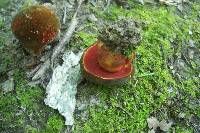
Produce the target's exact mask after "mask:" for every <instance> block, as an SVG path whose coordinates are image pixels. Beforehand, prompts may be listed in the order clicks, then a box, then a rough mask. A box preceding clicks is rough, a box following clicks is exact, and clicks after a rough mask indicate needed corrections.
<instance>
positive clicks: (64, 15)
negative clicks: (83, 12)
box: [63, 6, 67, 24]
mask: <svg viewBox="0 0 200 133" xmlns="http://www.w3.org/2000/svg"><path fill="white" fill-rule="evenodd" d="M63 12H64V13H63V24H65V22H66V14H67V13H66V12H67V7H66V6H65V7H64V11H63Z"/></svg>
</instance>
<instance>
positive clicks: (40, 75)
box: [32, 0, 84, 80]
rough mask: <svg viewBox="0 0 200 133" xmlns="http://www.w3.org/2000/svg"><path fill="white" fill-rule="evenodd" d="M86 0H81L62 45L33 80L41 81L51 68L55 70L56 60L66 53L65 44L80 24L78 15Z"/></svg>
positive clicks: (58, 46)
mask: <svg viewBox="0 0 200 133" xmlns="http://www.w3.org/2000/svg"><path fill="white" fill-rule="evenodd" d="M83 1H84V0H80V1H79V5H78V7H77V10H76V12H75V13H74V16H73V18H72V20H71V23H70V25H69V28H68V30H67V32H66V33H65V34H64V37H63V39H61V41H60V43H59V44H58V45H57V46H56V48H55V49H54V51H53V54H52V56H51V58H50V59H47V60H46V61H45V63H44V64H43V65H41V67H40V68H39V69H38V70H37V71H35V74H34V75H33V77H32V80H38V79H40V78H41V77H42V76H43V75H44V74H45V73H46V71H47V69H49V68H50V67H51V68H52V69H53V63H54V60H55V59H56V58H57V57H58V55H59V54H60V53H61V52H63V51H64V49H65V44H66V43H68V42H69V40H70V38H71V36H72V34H73V32H74V30H75V28H76V26H77V24H78V20H77V18H76V17H77V13H78V11H79V9H80V6H81V4H82V2H83Z"/></svg>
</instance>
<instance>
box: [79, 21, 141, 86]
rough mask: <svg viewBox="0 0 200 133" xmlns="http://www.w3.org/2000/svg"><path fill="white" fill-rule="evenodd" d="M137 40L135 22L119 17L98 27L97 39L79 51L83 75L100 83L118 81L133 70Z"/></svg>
mask: <svg viewBox="0 0 200 133" xmlns="http://www.w3.org/2000/svg"><path fill="white" fill-rule="evenodd" d="M140 41H141V35H140V28H139V24H138V23H137V22H136V21H134V20H132V19H121V20H119V21H117V22H115V23H113V24H109V25H105V26H104V27H103V28H102V29H100V30H99V36H98V41H97V42H96V43H95V44H94V45H92V46H91V47H89V48H88V49H87V50H86V51H85V52H84V54H83V57H82V61H81V66H82V72H83V75H84V77H85V78H86V79H88V80H90V81H92V82H95V83H101V84H121V83H124V82H125V81H127V79H128V78H130V76H131V74H132V73H133V72H134V67H133V65H132V60H133V59H134V58H135V52H133V51H134V50H135V49H136V47H137V46H139V42H140Z"/></svg>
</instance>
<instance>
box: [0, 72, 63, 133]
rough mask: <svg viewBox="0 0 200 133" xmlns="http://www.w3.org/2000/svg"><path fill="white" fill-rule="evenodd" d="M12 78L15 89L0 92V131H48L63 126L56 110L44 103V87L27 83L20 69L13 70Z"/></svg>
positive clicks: (48, 132) (56, 129) (35, 132)
mask: <svg viewBox="0 0 200 133" xmlns="http://www.w3.org/2000/svg"><path fill="white" fill-rule="evenodd" d="M14 80H15V83H16V86H15V90H14V91H13V92H9V93H6V94H3V93H1V94H0V99H1V100H0V108H1V110H0V114H1V115H0V117H1V119H0V123H1V124H0V129H1V131H7V130H8V129H9V132H27V133H30V132H31V133H39V132H45V133H50V132H59V131H61V130H63V129H64V128H65V127H64V119H63V118H62V117H61V116H60V115H58V112H56V111H55V110H53V109H51V108H49V107H48V106H46V105H45V104H44V97H45V95H44V94H45V92H44V89H42V88H41V87H30V86H29V85H27V80H26V79H25V75H24V73H23V72H22V71H21V70H17V69H16V70H15V72H14ZM2 118H3V119H2Z"/></svg>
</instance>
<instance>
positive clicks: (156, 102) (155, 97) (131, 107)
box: [75, 3, 200, 132]
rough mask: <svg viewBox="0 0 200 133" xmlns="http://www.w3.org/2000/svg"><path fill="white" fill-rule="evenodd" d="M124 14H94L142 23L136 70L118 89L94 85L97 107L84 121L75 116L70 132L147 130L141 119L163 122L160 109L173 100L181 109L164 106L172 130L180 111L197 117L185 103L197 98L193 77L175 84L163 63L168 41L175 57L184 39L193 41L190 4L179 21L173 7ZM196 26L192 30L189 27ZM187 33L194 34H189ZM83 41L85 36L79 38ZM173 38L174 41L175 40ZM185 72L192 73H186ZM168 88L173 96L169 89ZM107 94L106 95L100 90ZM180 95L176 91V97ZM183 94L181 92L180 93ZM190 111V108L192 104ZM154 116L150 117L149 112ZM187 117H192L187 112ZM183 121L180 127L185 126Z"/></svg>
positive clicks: (121, 11)
mask: <svg viewBox="0 0 200 133" xmlns="http://www.w3.org/2000/svg"><path fill="white" fill-rule="evenodd" d="M133 6H134V7H133V8H132V9H130V10H125V9H123V8H119V7H117V6H111V7H110V8H109V9H107V11H104V12H99V11H96V14H97V15H98V17H99V19H100V18H101V19H103V20H107V21H110V20H114V21H116V20H117V19H118V18H119V17H120V16H125V17H128V18H133V19H136V20H138V21H139V22H140V23H141V24H143V33H142V36H143V40H142V42H141V46H140V47H138V49H137V52H138V53H139V55H140V56H138V58H137V61H136V66H137V67H136V68H137V71H136V73H135V77H136V78H133V79H132V80H131V81H130V82H129V83H127V84H126V85H124V86H123V87H112V88H107V87H100V88H99V87H98V89H97V90H96V91H97V92H98V94H100V98H101V104H100V105H98V106H95V107H89V108H88V111H89V119H88V120H87V121H86V122H83V121H81V120H80V119H78V118H77V122H76V126H75V131H76V132H140V131H146V130H147V122H146V120H147V118H149V117H151V115H156V116H158V119H162V118H163V119H165V118H166V116H165V114H164V112H160V110H162V109H163V108H168V106H167V105H166V103H167V102H168V101H170V99H171V98H172V99H173V100H175V99H176V100H177V99H178V98H177V97H183V99H179V100H180V101H181V102H182V103H181V105H182V106H175V107H176V108H175V109H176V110H177V113H176V115H173V117H171V116H172V115H171V114H170V113H172V112H175V111H174V110H173V107H172V108H168V110H167V112H166V113H169V115H168V118H170V119H171V118H172V119H174V120H175V127H176V128H177V130H178V131H179V130H180V131H184V129H181V128H182V127H180V126H179V125H177V123H178V122H180V121H179V120H180V119H179V118H178V114H179V113H181V112H182V109H183V108H184V109H185V111H186V112H188V113H189V114H191V113H192V112H194V113H195V117H198V115H199V108H198V107H194V108H193V109H192V108H190V107H189V106H190V105H191V103H190V101H191V98H192V99H193V100H197V97H198V96H199V92H198V91H197V89H194V88H198V86H197V79H195V78H193V77H192V75H190V76H189V77H188V79H187V80H184V81H181V82H180V81H179V80H177V78H176V77H174V76H172V74H171V70H170V69H169V66H168V60H169V59H170V58H173V56H174V52H175V50H174V48H173V45H172V42H176V45H177V49H176V53H175V54H177V53H178V54H179V53H180V52H181V50H182V48H183V45H182V44H183V42H184V43H187V42H188V41H189V40H190V39H193V40H198V38H199V34H196V32H198V30H199V28H197V27H200V25H199V23H198V22H196V21H194V19H195V18H197V16H198V13H197V12H198V9H199V6H197V5H194V7H193V8H195V10H193V12H192V16H189V18H188V19H184V18H182V17H181V16H179V15H178V14H176V12H177V11H176V9H175V8H174V7H165V6H160V7H153V6H149V5H145V6H143V5H142V6H141V5H138V4H135V3H134V5H133ZM195 27H196V29H195ZM191 29H193V32H194V36H190V35H189V30H191ZM85 39H86V41H87V38H85ZM175 40H176V41H175ZM190 71H191V73H195V71H193V70H190ZM170 88H173V92H170V91H169V89H170ZM106 89H108V90H110V91H109V93H108V92H105V90H106ZM177 92H181V93H177ZM182 92H183V93H182ZM192 107H193V106H192ZM155 112H156V113H155ZM192 114H193V113H192ZM186 121H187V120H185V121H184V122H183V125H184V126H185V127H187V130H188V132H190V131H191V128H190V127H189V126H186V125H187V124H186V123H187V122H186Z"/></svg>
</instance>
